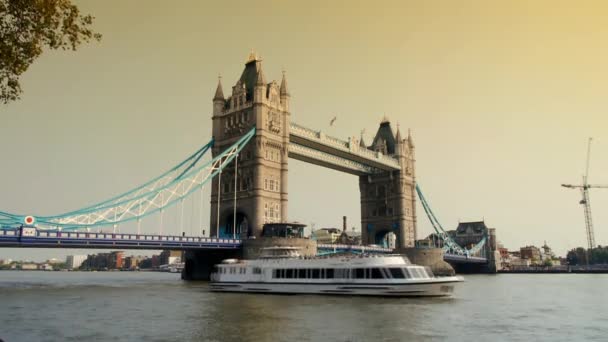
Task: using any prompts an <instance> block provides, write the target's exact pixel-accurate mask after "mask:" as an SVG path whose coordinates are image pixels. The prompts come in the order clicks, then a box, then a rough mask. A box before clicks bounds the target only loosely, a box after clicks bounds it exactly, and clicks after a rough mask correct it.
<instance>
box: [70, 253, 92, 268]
mask: <svg viewBox="0 0 608 342" xmlns="http://www.w3.org/2000/svg"><path fill="white" fill-rule="evenodd" d="M85 260H87V256H86V255H68V256H67V257H66V258H65V264H66V267H67V268H68V269H69V270H75V269H78V268H80V265H82V263H83V262H84V261H85Z"/></svg>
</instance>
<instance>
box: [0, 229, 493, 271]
mask: <svg viewBox="0 0 608 342" xmlns="http://www.w3.org/2000/svg"><path fill="white" fill-rule="evenodd" d="M242 244H243V242H242V240H240V239H226V238H219V239H218V238H206V237H199V236H197V237H193V236H174V235H145V234H142V235H137V234H126V233H94V232H65V231H63V232H58V231H39V230H36V231H35V233H34V235H32V236H19V230H18V229H6V230H0V247H21V248H82V249H151V250H214V249H221V250H229V249H232V250H234V249H240V248H241V247H242ZM317 251H318V254H319V255H329V254H333V253H341V252H353V253H383V254H388V253H392V252H393V250H392V249H390V248H384V247H378V246H352V245H340V244H318V245H317ZM444 260H445V261H448V262H453V263H469V264H470V263H475V264H484V263H487V259H486V258H480V257H474V256H468V257H467V256H465V255H453V254H445V255H444Z"/></svg>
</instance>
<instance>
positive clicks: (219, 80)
mask: <svg viewBox="0 0 608 342" xmlns="http://www.w3.org/2000/svg"><path fill="white" fill-rule="evenodd" d="M213 100H214V101H215V100H224V91H223V90H222V76H218V77H217V89H216V90H215V96H214V97H213Z"/></svg>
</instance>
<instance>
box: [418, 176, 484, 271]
mask: <svg viewBox="0 0 608 342" xmlns="http://www.w3.org/2000/svg"><path fill="white" fill-rule="evenodd" d="M416 193H417V194H418V198H420V202H421V203H422V208H423V209H424V212H425V213H426V216H427V217H428V218H429V221H431V225H432V226H433V229H435V232H436V233H437V234H438V235H439V236H440V237H441V239H442V240H443V243H444V247H443V249H444V252H445V253H446V255H447V254H463V255H465V256H466V257H471V255H472V254H475V253H477V252H479V251H480V250H481V248H483V246H484V245H485V244H486V241H487V237H484V238H483V239H481V241H479V242H478V243H477V245H475V246H473V248H471V249H468V250H467V249H465V248H463V247H461V246H460V245H458V244H457V243H456V241H454V240H453V239H452V237H451V236H450V235H449V234H448V233H447V232H446V231H445V230H444V229H443V227H442V226H441V223H439V220H437V217H436V216H435V214H434V213H433V211H432V209H431V206H430V205H429V204H428V202H427V200H426V198H425V197H424V195H423V194H422V190H420V186H419V185H418V184H416ZM484 260H485V258H484Z"/></svg>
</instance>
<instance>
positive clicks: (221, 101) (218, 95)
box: [213, 76, 226, 115]
mask: <svg viewBox="0 0 608 342" xmlns="http://www.w3.org/2000/svg"><path fill="white" fill-rule="evenodd" d="M225 103H226V99H225V98H224V91H223V90H222V77H221V76H219V77H218V79H217V89H215V96H213V115H219V114H221V113H222V110H223V109H224V105H225Z"/></svg>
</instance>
